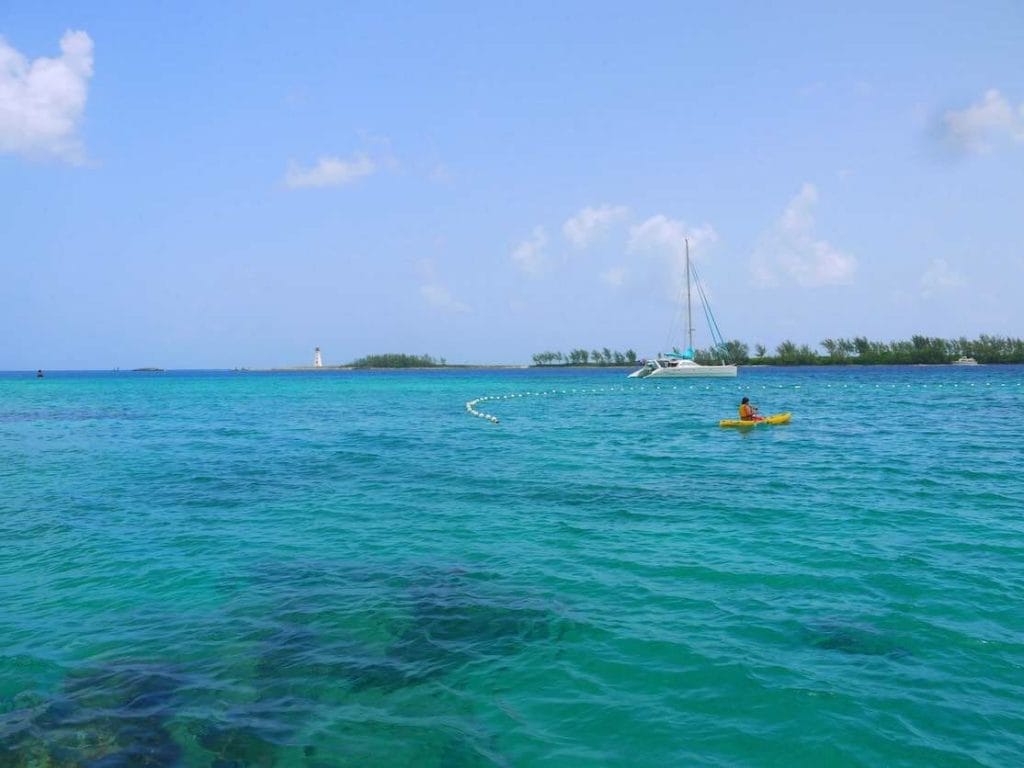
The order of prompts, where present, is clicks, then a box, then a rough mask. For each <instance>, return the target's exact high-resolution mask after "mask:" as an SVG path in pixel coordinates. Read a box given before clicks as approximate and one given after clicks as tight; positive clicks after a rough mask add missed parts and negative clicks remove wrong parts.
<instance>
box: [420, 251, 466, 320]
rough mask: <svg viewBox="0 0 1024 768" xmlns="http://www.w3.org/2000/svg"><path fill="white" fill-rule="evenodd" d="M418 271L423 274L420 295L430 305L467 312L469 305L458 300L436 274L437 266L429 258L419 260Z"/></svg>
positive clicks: (450, 310)
mask: <svg viewBox="0 0 1024 768" xmlns="http://www.w3.org/2000/svg"><path fill="white" fill-rule="evenodd" d="M419 271H420V272H421V274H422V275H423V283H422V284H421V285H420V296H422V297H423V300H424V301H426V302H427V304H429V305H430V306H432V307H434V308H435V309H440V310H443V311H445V312H458V313H461V312H469V311H470V306H469V305H468V304H466V303H464V302H462V301H459V300H458V299H457V298H455V296H454V295H452V292H451V290H450V289H449V288H448V286H447V285H445V284H444V283H443V282H441V280H440V279H439V278H438V276H437V268H436V267H435V265H434V262H433V261H432V260H431V259H424V260H423V261H421V262H420V265H419Z"/></svg>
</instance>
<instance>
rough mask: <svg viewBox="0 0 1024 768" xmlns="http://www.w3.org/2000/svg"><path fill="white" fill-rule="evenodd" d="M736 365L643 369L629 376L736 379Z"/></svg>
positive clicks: (642, 377) (633, 377)
mask: <svg viewBox="0 0 1024 768" xmlns="http://www.w3.org/2000/svg"><path fill="white" fill-rule="evenodd" d="M735 377H736V366H735V365H694V366H686V367H679V368H674V367H673V368H653V369H651V368H641V369H640V370H639V371H633V373H631V374H629V378H631V379H704V378H716V379H720V378H735Z"/></svg>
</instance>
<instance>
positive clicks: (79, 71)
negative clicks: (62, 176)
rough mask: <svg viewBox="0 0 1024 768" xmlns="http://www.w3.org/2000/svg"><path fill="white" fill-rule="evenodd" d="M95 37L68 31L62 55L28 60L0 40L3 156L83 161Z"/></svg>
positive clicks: (1, 142)
mask: <svg viewBox="0 0 1024 768" xmlns="http://www.w3.org/2000/svg"><path fill="white" fill-rule="evenodd" d="M92 48H93V45H92V39H91V38H90V37H89V35H87V34H86V33H85V32H76V31H70V30H69V31H67V32H65V33H64V36H63V37H61V39H60V50H61V55H60V57H59V58H56V59H48V58H43V57H40V58H38V59H35V60H34V61H31V62H30V61H29V60H28V59H27V58H26V57H25V56H24V55H22V54H21V53H19V52H18V51H17V50H16V49H14V48H12V47H11V46H10V45H9V44H8V43H7V41H6V40H4V39H3V38H2V37H0V152H9V153H13V154H19V155H24V156H27V157H52V158H57V159H60V160H64V161H66V162H70V163H75V164H78V163H81V162H83V159H84V158H83V155H84V152H83V150H82V144H81V141H80V139H79V138H78V135H77V131H78V126H79V123H80V122H81V119H82V113H83V112H84V111H85V102H86V98H87V97H88V91H89V78H90V77H92V63H93V61H92Z"/></svg>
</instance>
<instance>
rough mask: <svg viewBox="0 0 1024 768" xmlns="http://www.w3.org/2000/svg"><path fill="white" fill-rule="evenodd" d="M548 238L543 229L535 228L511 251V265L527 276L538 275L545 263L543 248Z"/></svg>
mask: <svg viewBox="0 0 1024 768" xmlns="http://www.w3.org/2000/svg"><path fill="white" fill-rule="evenodd" d="M547 244H548V236H547V233H545V231H544V227H535V228H534V230H533V234H532V235H531V236H530V237H529V238H528V239H526V240H524V241H523V242H521V243H520V244H519V245H517V246H516V247H515V249H513V251H512V263H513V264H515V265H516V266H517V267H518V268H519V269H521V270H522V271H523V272H525V273H526V274H528V275H539V274H540V273H541V272H543V271H544V266H545V263H546V261H547V257H546V254H545V248H546V247H547Z"/></svg>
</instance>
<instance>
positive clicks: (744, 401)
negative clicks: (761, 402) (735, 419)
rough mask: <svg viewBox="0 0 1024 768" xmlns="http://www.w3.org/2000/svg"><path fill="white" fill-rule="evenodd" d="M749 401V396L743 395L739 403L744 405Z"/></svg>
mask: <svg viewBox="0 0 1024 768" xmlns="http://www.w3.org/2000/svg"><path fill="white" fill-rule="evenodd" d="M749 402H750V398H749V397H744V398H743V399H742V400H740V405H746V404H747V403H749Z"/></svg>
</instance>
